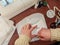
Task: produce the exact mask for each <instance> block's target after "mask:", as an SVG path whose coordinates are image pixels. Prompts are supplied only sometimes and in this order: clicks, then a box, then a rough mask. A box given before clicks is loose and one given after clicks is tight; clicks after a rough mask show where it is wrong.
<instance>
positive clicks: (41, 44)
mask: <svg viewBox="0 0 60 45" xmlns="http://www.w3.org/2000/svg"><path fill="white" fill-rule="evenodd" d="M46 1H47V2H48V4H49V5H50V7H51V9H53V6H54V5H56V6H57V7H58V8H60V3H59V1H60V0H58V1H56V0H46ZM47 10H48V7H41V8H38V9H34V7H31V8H29V9H28V10H25V11H24V12H22V13H20V14H18V15H17V16H15V17H14V18H12V19H11V20H13V21H14V22H15V25H16V24H17V23H18V22H19V21H20V20H22V19H23V18H25V17H26V16H29V15H30V14H32V13H43V14H44V16H45V19H46V23H47V26H48V28H50V24H51V23H52V22H54V21H55V17H54V18H52V19H50V18H48V17H47V16H46V12H47ZM18 37H19V36H18V33H17V30H16V31H15V32H14V34H13V36H12V38H11V40H10V42H9V44H8V45H14V42H15V40H16V39H17V38H18ZM51 43H53V42H50V41H47V42H45V41H41V40H39V41H36V42H31V43H30V45H50V44H51Z"/></svg>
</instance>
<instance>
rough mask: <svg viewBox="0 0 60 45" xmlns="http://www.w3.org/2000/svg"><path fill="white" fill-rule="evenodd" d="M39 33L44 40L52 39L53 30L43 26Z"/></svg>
mask: <svg viewBox="0 0 60 45" xmlns="http://www.w3.org/2000/svg"><path fill="white" fill-rule="evenodd" d="M37 35H38V37H39V38H40V40H43V41H49V40H51V32H50V30H49V29H46V28H42V29H41V30H40V31H39V32H38V34H37Z"/></svg>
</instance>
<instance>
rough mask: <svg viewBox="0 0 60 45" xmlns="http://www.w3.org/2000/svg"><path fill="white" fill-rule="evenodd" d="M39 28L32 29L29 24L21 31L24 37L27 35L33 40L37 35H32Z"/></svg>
mask: <svg viewBox="0 0 60 45" xmlns="http://www.w3.org/2000/svg"><path fill="white" fill-rule="evenodd" d="M36 27H37V26H33V27H32V25H31V24H27V25H25V26H23V27H22V29H21V30H22V31H21V34H23V35H26V36H28V37H30V38H31V39H32V38H33V37H35V35H32V34H31V33H32V31H33V30H34V29H35V28H36Z"/></svg>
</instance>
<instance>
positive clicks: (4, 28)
mask: <svg viewBox="0 0 60 45" xmlns="http://www.w3.org/2000/svg"><path fill="white" fill-rule="evenodd" d="M13 24H14V23H13V22H12V21H11V20H8V19H6V18H3V17H2V16H0V45H3V44H4V45H8V42H9V40H10V38H11V36H12V34H13V33H14V30H15V27H14V26H13ZM5 42H6V44H5Z"/></svg>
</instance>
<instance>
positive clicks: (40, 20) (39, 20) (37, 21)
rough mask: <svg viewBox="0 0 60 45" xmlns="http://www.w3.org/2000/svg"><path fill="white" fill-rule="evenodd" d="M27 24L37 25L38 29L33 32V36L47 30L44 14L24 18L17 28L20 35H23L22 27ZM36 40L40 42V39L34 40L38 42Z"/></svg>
mask: <svg viewBox="0 0 60 45" xmlns="http://www.w3.org/2000/svg"><path fill="white" fill-rule="evenodd" d="M27 23H30V24H32V25H37V28H36V29H35V30H34V31H32V34H37V33H38V31H39V30H40V29H41V28H47V25H46V22H45V18H44V16H43V14H41V13H34V14H31V15H30V16H28V17H26V18H24V19H23V20H21V21H20V22H19V23H17V25H16V27H17V31H18V34H19V35H20V33H21V28H22V26H24V25H25V24H27ZM36 40H39V39H38V38H36V37H35V38H33V39H32V41H36Z"/></svg>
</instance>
